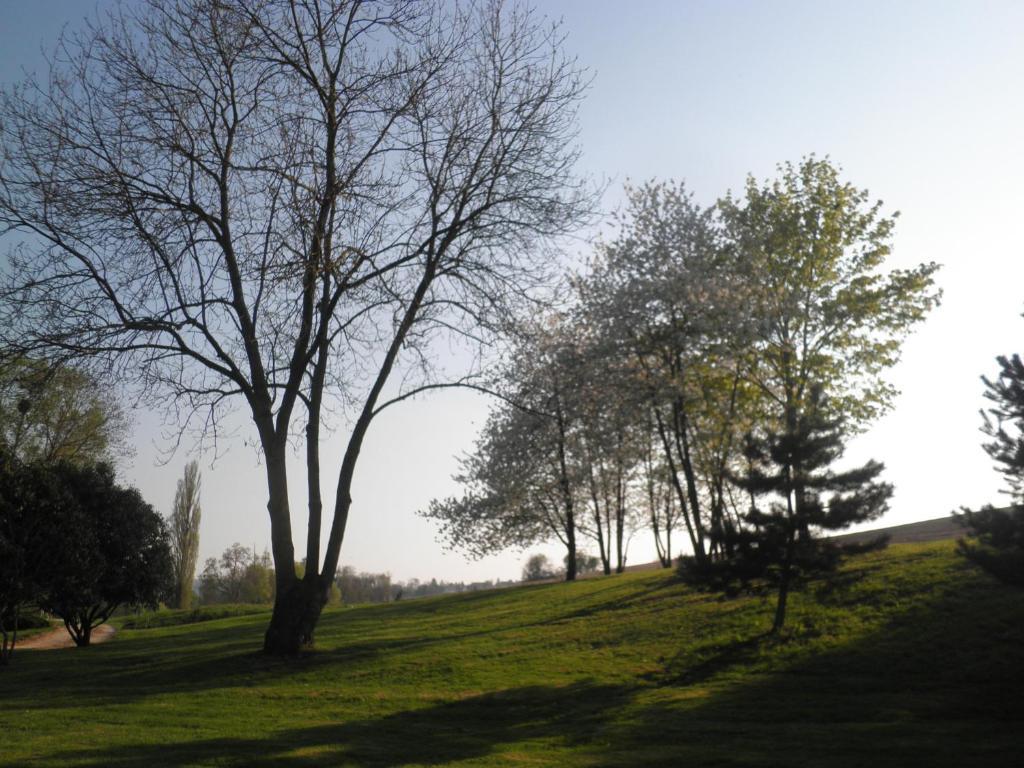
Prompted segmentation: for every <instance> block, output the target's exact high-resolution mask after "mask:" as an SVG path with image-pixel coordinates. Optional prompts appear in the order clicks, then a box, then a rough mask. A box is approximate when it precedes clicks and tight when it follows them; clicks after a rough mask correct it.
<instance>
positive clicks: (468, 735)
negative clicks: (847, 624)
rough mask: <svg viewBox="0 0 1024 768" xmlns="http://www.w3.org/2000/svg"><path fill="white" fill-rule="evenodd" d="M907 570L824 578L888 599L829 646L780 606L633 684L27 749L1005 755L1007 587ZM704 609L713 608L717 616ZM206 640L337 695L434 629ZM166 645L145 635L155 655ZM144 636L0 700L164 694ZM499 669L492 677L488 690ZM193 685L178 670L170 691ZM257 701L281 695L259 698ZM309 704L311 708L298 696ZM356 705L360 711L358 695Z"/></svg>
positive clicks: (648, 757)
mask: <svg viewBox="0 0 1024 768" xmlns="http://www.w3.org/2000/svg"><path fill="white" fill-rule="evenodd" d="M897 577H898V575H897ZM913 583H914V584H915V589H916V590H917V591H916V592H911V591H908V590H907V588H906V587H902V588H899V589H892V590H889V589H881V588H880V589H878V590H875V592H877V594H874V593H873V594H868V595H865V594H864V592H863V590H859V589H858V586H857V583H853V584H852V585H851V586H850V587H849V588H847V589H842V590H836V591H835V592H834V593H833V597H834V600H835V601H836V605H841V606H845V608H844V610H849V611H861V612H863V613H865V615H871V614H872V613H873V612H874V610H875V608H874V607H873V606H874V605H875V603H873V602H872V601H873V600H877V599H881V597H885V599H887V600H895V601H896V602H895V603H890V604H887V605H886V606H885V608H884V610H885V611H886V612H887V615H888V616H889V617H890V618H889V620H888V621H887V623H886V624H885V625H884V626H882V627H879V628H877V629H876V630H875V631H873V632H870V633H867V634H862V635H860V636H856V635H853V636H852V637H851V639H849V640H848V641H844V642H842V643H841V644H840V641H838V640H835V639H831V640H830V639H829V638H828V637H827V636H822V635H821V633H820V631H819V630H820V629H821V628H815V627H806V626H804V625H803V624H801V623H800V622H798V621H796V619H798V618H799V615H800V614H799V611H795V612H794V615H793V619H794V621H793V624H792V625H791V629H790V630H789V631H788V633H787V634H785V635H784V636H783V637H782V638H781V639H779V640H776V639H774V638H770V637H765V636H755V637H739V638H737V639H735V640H724V641H723V640H719V641H716V642H714V643H712V642H709V643H708V644H707V645H706V646H704V647H702V648H698V649H696V650H691V651H689V653H687V654H677V655H676V656H675V657H674V658H672V659H671V660H669V661H666V662H664V663H663V664H662V666H661V668H660V669H659V670H658V671H657V672H656V673H654V674H651V675H649V676H647V677H645V678H642V679H637V678H631V679H628V680H622V681H620V682H617V683H614V684H602V683H598V682H593V681H589V680H587V681H578V682H576V683H574V684H570V685H550V686H544V685H541V686H537V685H533V686H520V687H512V688H510V689H508V690H502V691H494V692H488V693H484V694H474V695H471V696H467V697H465V698H459V697H458V694H456V693H454V692H452V691H450V690H445V692H444V693H443V694H442V695H443V696H444V697H445V700H444V701H441V702H439V703H434V702H426V703H425V704H424V706H422V707H418V706H415V704H413V705H412V706H410V705H408V704H406V705H405V706H406V707H407V708H405V709H404V710H403V711H399V712H394V713H391V714H387V715H383V716H380V717H363V718H362V719H358V720H338V721H335V722H331V719H332V715H331V714H330V712H331V711H332V710H331V708H330V707H325V708H324V709H323V710H322V711H323V712H324V715H323V719H324V720H325V721H328V722H312V723H310V724H309V725H308V727H299V728H295V727H283V728H279V729H277V730H273V729H271V730H268V731H260V729H259V727H258V726H256V725H253V726H252V728H251V729H250V730H249V731H248V732H246V731H243V735H241V736H239V737H237V738H214V739H201V738H197V739H194V740H191V741H183V742H181V743H171V744H161V745H159V746H150V745H146V744H142V743H139V744H131V745H118V746H111V747H107V748H98V749H90V750H76V749H75V748H74V746H73V745H70V744H63V745H61V744H57V743H55V744H54V745H53V747H52V749H53V752H51V753H49V754H45V755H40V756H39V758H40V763H41V764H46V765H61V764H65V763H74V764H85V765H95V766H112V767H113V768H118V767H125V768H130V767H134V766H140V767H142V766H145V768H152V767H153V766H172V767H173V766H184V765H192V764H217V765H228V766H243V765H285V766H305V765H310V766H312V765H351V766H373V767H384V768H389V767H394V768H397V767H398V766H406V765H413V764H415V765H444V764H449V763H458V762H460V761H470V762H473V761H488V764H493V765H501V764H503V763H504V762H513V760H512V759H511V758H510V755H512V753H515V755H516V756H517V757H516V759H520V758H521V762H523V763H536V764H540V765H558V764H560V763H562V762H570V761H569V760H563V759H562V758H563V757H564V753H563V752H562V750H570V751H571V750H575V752H576V753H575V754H573V755H572V757H573V758H577V759H576V762H578V763H579V764H585V765H588V766H608V767H609V768H610V767H612V766H644V767H645V768H646V767H647V766H678V765H723V766H762V767H766V766H796V767H801V766H805V767H808V768H810V767H811V766H829V767H830V768H832V767H833V766H835V767H836V768H853V767H854V766H871V768H882V767H883V766H893V767H895V766H907V765H928V766H930V767H933V766H950V767H952V766H956V767H957V768H960V767H961V766H1006V765H1015V764H1017V762H1018V761H1019V756H1020V753H1021V750H1022V749H1024V695H1022V693H1021V691H1024V599H1022V598H1021V597H1020V593H1019V592H1018V591H1014V590H1010V589H1009V588H1006V587H1003V586H1001V585H999V584H997V583H995V582H994V581H993V580H991V579H988V578H986V577H983V576H981V575H979V574H975V573H974V572H973V571H972V570H970V569H968V568H967V567H966V566H964V567H962V568H959V569H956V570H955V572H954V574H953V578H949V577H948V575H947V576H946V577H944V579H943V580H942V581H941V583H936V584H930V583H928V582H927V581H922V580H919V581H918V582H913ZM602 600H603V598H602ZM769 613H770V611H769V612H766V613H765V617H764V618H765V621H766V623H767V622H768V621H769V619H770V616H769ZM343 615H344V614H343ZM716 615H717V616H718V619H716V621H721V620H723V617H722V616H721V615H720V614H716ZM812 615H813V614H812ZM511 623H512V622H511V621H510V622H509V624H504V623H503V625H502V629H504V628H507V627H508V626H509V625H510V624H511ZM852 626H854V627H855V626H856V623H855V622H854V624H853V625H852ZM260 627H261V625H257V626H256V627H255V628H254V631H256V632H258V631H259V630H260ZM481 631H482V632H488V631H501V629H499V630H486V631H485V630H481ZM846 631H847V632H855V630H846ZM456 636H458V635H452V636H449V637H456ZM217 637H218V641H217V642H218V643H220V644H219V645H218V646H217V648H218V649H219V651H220V650H222V651H223V654H220V655H218V654H213V655H214V656H215V658H214V659H213V660H212V661H208V662H204V666H203V670H204V671H207V670H208V671H209V672H210V674H211V675H213V676H214V677H215V678H216V679H217V681H218V682H217V684H226V683H227V682H230V683H231V684H232V685H240V684H244V682H243V681H244V680H246V679H247V676H251V677H252V680H253V681H254V684H256V685H260V684H262V683H263V682H264V681H266V680H267V679H269V678H272V677H274V676H277V675H291V676H296V678H297V679H301V676H302V675H304V674H306V673H307V672H310V671H312V672H318V671H319V669H320V667H319V665H321V664H323V663H324V662H325V661H327V660H329V661H330V669H331V672H330V674H331V675H332V677H335V678H336V679H337V680H338V681H339V686H340V691H343V690H344V681H345V675H346V674H348V673H350V672H351V671H352V670H353V668H355V667H357V666H358V665H361V664H363V663H364V662H365V663H369V662H372V661H375V660H376V659H377V658H378V657H379V656H381V655H382V654H392V653H399V654H400V653H401V649H402V648H403V647H406V648H407V647H409V646H410V645H411V644H413V643H432V642H440V641H442V640H444V639H446V637H445V636H444V634H443V632H438V634H437V636H436V637H428V638H406V639H402V640H398V641H395V640H387V639H383V640H381V641H379V642H378V641H374V640H372V639H371V640H367V641H365V642H359V643H351V644H348V645H345V646H340V647H338V648H336V649H332V650H330V651H327V652H325V653H324V654H323V657H322V658H318V657H317V656H313V657H310V658H308V659H301V660H298V661H297V662H291V663H288V662H275V661H273V660H267V659H265V658H264V657H262V656H260V655H259V654H253V653H252V652H251V646H252V638H251V637H243V638H241V639H238V638H235V639H234V640H232V639H230V638H229V637H227V636H221V635H217ZM166 640H167V638H154V639H153V641H152V642H153V643H157V644H159V645H160V647H161V652H162V654H164V655H165V654H166ZM183 642H185V641H184V640H183ZM149 643H150V641H149V640H148V639H145V638H136V639H135V640H133V642H131V643H125V644H124V648H123V649H121V650H120V651H117V652H116V653H114V651H115V649H116V643H115V644H111V645H110V646H106V647H104V646H99V647H97V648H96V649H91V651H100V652H102V653H105V654H106V655H105V656H100V655H98V656H97V657H96V659H95V660H94V661H95V662H97V663H96V664H90V665H88V667H89V674H90V675H92V676H93V677H92V678H91V679H90V680H86V679H84V676H83V677H81V678H79V679H73V680H71V681H69V680H67V679H64V678H62V677H61V675H63V674H64V673H66V672H69V671H70V672H71V673H72V674H74V670H73V665H71V664H67V665H63V666H61V667H60V668H57V667H54V668H52V669H47V670H45V671H46V673H47V675H52V677H48V678H46V679H43V680H38V679H36V678H34V677H31V676H30V675H25V674H23V673H22V672H21V671H20V670H17V669H16V667H12V668H11V670H9V671H10V672H15V673H16V674H15V677H10V676H7V675H6V673H5V674H4V675H2V676H0V686H5V685H7V684H13V686H12V687H10V688H5V689H4V690H5V694H4V696H3V697H0V707H5V708H6V710H5V713H6V714H10V713H16V712H18V711H20V710H22V709H25V708H31V707H32V706H39V707H41V706H43V703H44V702H45V701H47V700H50V697H51V696H52V695H54V694H56V695H57V696H58V697H60V698H61V699H63V698H65V697H71V696H72V695H73V694H74V693H78V694H79V695H80V696H81V698H80V699H79V700H78V701H76V702H75V703H76V704H77V705H78V706H82V705H83V704H88V705H94V704H97V705H98V704H102V703H104V702H107V701H113V700H114V699H115V698H116V695H117V690H118V688H121V689H125V688H129V686H127V685H126V683H127V681H128V680H129V678H130V677H131V676H134V677H135V682H133V683H132V685H131V686H130V688H131V689H132V690H131V691H129V692H128V693H127V695H128V696H129V701H130V700H132V699H131V697H136V696H139V695H143V694H142V693H140V692H139V691H138V690H135V689H137V688H141V689H144V690H145V692H146V693H145V695H148V694H149V693H152V694H157V693H161V694H166V693H168V692H169V691H172V692H173V691H175V690H178V689H177V688H175V687H174V686H175V685H176V683H175V681H174V679H173V678H174V670H175V669H177V670H179V672H178V674H179V675H181V674H183V673H181V672H180V669H181V667H180V661H179V662H178V663H177V664H174V665H170V664H169V665H168V668H167V669H163V670H161V669H159V668H158V669H150V668H147V667H146V664H145V661H144V659H143V657H144V656H145V653H146V650H147V649H149V650H150V651H155V650H156V647H157V646H156V645H150V644H149ZM242 649H244V650H242ZM666 650H670V649H666ZM91 651H90V652H91ZM769 651H770V653H769ZM206 653H207V654H208V655H209V647H206ZM72 655H73V654H72ZM512 658H514V656H513V657H512ZM214 667H220V670H219V671H216V670H214ZM325 669H326V668H325ZM104 670H105V671H106V672H108V673H109V674H110V675H111V678H110V681H109V682H107V681H104V680H103V679H102V678H101V677H98V676H99V675H102V673H103V671H104ZM37 671H43V670H41V669H40V670H37ZM194 673H195V669H192V671H191V672H189V673H188V677H189V678H191V677H192V675H193V674H194ZM79 674H80V675H81V674H82V673H79ZM510 677H511V676H510ZM500 679H501V677H500V675H498V676H497V677H496V678H495V679H494V680H495V681H494V682H492V685H500V682H498V681H499V680H500ZM19 681H20V683H21V684H19ZM142 681H144V683H145V684H144V685H142V684H141V682H142ZM205 684H206V683H205V682H203V681H200V683H199V685H205ZM196 685H197V683H196V682H195V681H194V680H192V679H189V680H188V682H187V683H186V684H181V690H192V689H194V688H195V686H196ZM8 692H10V693H8ZM124 693H125V691H123V690H122V694H124ZM423 693H424V695H429V692H428V691H423ZM119 700H120V701H124V700H125V699H124V696H123V695H122V697H121V698H120V699H119ZM409 700H410V701H413V702H415V701H416V699H415V698H411V699H409ZM267 706H268V707H275V706H278V707H282V708H286V707H288V706H289V704H288V701H287V700H276V699H274V698H270V699H268V703H267ZM309 711H310V712H312V713H313V714H312V716H313V717H316V716H317V715H316V710H315V709H312V708H310V709H309ZM365 711H372V705H368V706H367V709H366V710H365ZM281 712H282V715H286V713H287V710H286V709H282V710H281ZM170 714H171V713H169V715H170ZM33 716H38V715H33ZM171 716H173V715H171ZM335 717H337V716H335ZM264 727H265V726H264ZM138 741H139V742H142V741H144V739H142V738H139V739H138ZM506 753H508V754H506ZM0 762H2V760H0Z"/></svg>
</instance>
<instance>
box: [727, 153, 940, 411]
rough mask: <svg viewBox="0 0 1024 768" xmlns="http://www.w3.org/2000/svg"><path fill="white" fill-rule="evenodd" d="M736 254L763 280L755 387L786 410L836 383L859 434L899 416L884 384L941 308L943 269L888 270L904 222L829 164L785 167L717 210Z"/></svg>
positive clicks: (833, 399) (837, 399)
mask: <svg viewBox="0 0 1024 768" xmlns="http://www.w3.org/2000/svg"><path fill="white" fill-rule="evenodd" d="M718 208H719V211H720V213H721V218H722V225H723V227H724V229H725V237H726V238H727V240H728V241H729V242H730V247H732V248H735V249H737V251H738V252H739V253H741V254H742V259H743V261H744V262H745V264H746V266H745V268H744V274H746V275H749V276H751V277H752V278H753V281H754V282H753V283H752V287H754V288H755V290H754V291H752V293H751V296H750V301H751V309H752V310H753V314H754V319H755V324H754V328H755V329H756V336H757V338H758V343H757V358H756V359H757V366H756V368H755V369H754V370H753V378H754V380H755V381H756V382H757V383H758V384H759V385H760V386H761V388H762V389H763V391H764V393H765V394H766V395H767V396H768V397H769V398H770V400H772V401H773V402H774V403H775V404H776V407H777V408H778V409H779V410H780V411H781V410H788V409H793V408H796V409H798V410H799V409H800V408H801V407H802V406H803V405H804V404H805V403H806V402H807V398H808V397H810V394H811V392H810V386H811V384H812V383H814V382H828V396H829V402H830V403H831V407H832V408H833V409H834V411H835V413H836V414H838V415H840V416H841V417H843V418H844V420H845V421H846V422H847V424H848V426H850V427H851V428H854V429H856V428H860V427H862V426H864V425H866V424H867V423H868V422H870V421H871V420H873V419H875V418H877V417H878V416H879V415H881V414H882V413H884V412H885V411H886V410H888V409H889V408H890V407H891V404H892V399H893V396H894V395H895V390H894V389H893V387H892V386H891V385H890V384H888V383H886V382H885V381H884V379H883V378H882V374H883V373H884V371H885V370H886V369H888V368H890V367H891V366H892V365H894V364H895V363H896V361H897V360H898V359H899V352H900V346H901V344H902V341H903V339H904V338H905V337H906V335H907V334H908V333H909V332H910V330H911V329H912V328H913V326H915V325H917V324H918V323H920V322H921V321H923V320H924V318H925V317H926V315H927V314H928V312H929V311H931V310H932V309H933V308H934V307H935V306H936V305H937V304H938V301H939V298H940V296H941V292H940V291H939V290H938V289H937V288H936V287H935V281H934V275H935V272H936V271H937V270H938V265H937V264H935V263H926V264H920V265H918V266H917V267H914V268H912V269H894V270H885V269H884V267H885V261H886V259H887V257H888V256H889V255H890V253H891V251H892V235H893V231H894V228H895V225H896V217H897V214H892V215H889V216H886V215H884V214H883V213H882V202H881V201H875V202H872V201H871V198H870V194H869V193H868V191H867V190H864V189H858V188H856V187H854V186H853V185H852V184H849V183H847V182H843V181H841V180H840V177H839V169H838V168H837V167H836V166H835V165H833V164H832V163H831V162H829V160H827V159H825V160H819V159H817V158H815V157H813V156H811V157H808V158H805V159H804V160H803V161H802V162H800V163H799V164H798V165H793V164H791V163H786V164H784V165H782V166H780V168H779V176H778V178H776V179H774V180H768V181H764V182H759V181H757V180H756V179H754V178H753V177H751V178H749V179H748V180H747V184H746V187H745V189H744V194H743V197H742V198H740V199H737V198H733V197H732V196H731V195H728V196H726V197H725V198H724V199H723V200H721V201H720V202H719V206H718Z"/></svg>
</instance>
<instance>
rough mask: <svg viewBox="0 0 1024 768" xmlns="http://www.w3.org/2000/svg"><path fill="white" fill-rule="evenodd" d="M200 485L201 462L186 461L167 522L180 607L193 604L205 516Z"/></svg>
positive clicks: (175, 600)
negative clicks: (201, 530) (200, 537)
mask: <svg viewBox="0 0 1024 768" xmlns="http://www.w3.org/2000/svg"><path fill="white" fill-rule="evenodd" d="M200 486H201V478H200V475H199V462H197V461H190V462H189V463H188V464H186V465H185V474H184V476H183V477H182V478H181V479H180V480H178V486H177V488H176V489H175V491H174V506H173V508H172V510H171V518H170V521H169V525H168V527H169V528H170V535H171V554H172V556H173V560H172V563H173V566H174V584H175V586H174V604H175V605H176V606H177V607H178V608H186V609H187V608H190V607H191V605H192V590H193V582H194V581H195V577H196V561H197V560H198V559H199V524H200V522H201V520H202V509H201V508H200V506H199V492H200Z"/></svg>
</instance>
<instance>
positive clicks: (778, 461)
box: [684, 391, 892, 632]
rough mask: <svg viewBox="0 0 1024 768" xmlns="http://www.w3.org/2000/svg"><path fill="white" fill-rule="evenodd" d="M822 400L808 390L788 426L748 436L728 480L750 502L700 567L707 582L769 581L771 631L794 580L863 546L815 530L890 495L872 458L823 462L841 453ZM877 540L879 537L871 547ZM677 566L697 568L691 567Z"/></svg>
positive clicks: (878, 505)
mask: <svg viewBox="0 0 1024 768" xmlns="http://www.w3.org/2000/svg"><path fill="white" fill-rule="evenodd" d="M824 406H825V402H823V401H822V399H821V398H820V392H818V391H815V392H814V393H813V394H812V396H811V398H810V402H809V404H808V408H807V410H806V411H805V412H804V414H803V415H802V417H801V418H799V419H798V421H797V422H796V424H795V425H794V428H793V429H792V430H786V431H783V432H772V431H767V432H763V433H761V434H758V435H753V434H752V435H750V436H748V438H747V444H746V448H745V450H744V456H745V458H746V460H747V470H746V472H745V473H744V474H743V475H742V476H740V477H734V478H733V482H735V483H736V485H737V486H739V488H740V489H742V490H743V491H745V492H746V493H748V494H750V498H751V507H750V509H749V511H747V512H746V513H745V514H744V515H742V517H741V519H740V520H738V521H727V522H726V525H724V526H723V528H722V530H721V531H719V532H716V535H717V536H718V537H719V538H720V540H721V545H722V546H721V552H722V555H721V559H720V560H719V561H718V562H715V563H713V564H712V565H709V566H708V567H709V568H710V572H709V574H708V576H709V579H710V580H711V581H715V580H719V579H723V578H724V579H726V580H729V581H738V582H740V583H741V584H744V585H746V584H749V583H750V582H751V581H752V580H754V579H766V580H767V581H768V582H769V583H772V584H774V585H776V586H777V588H778V601H777V607H776V612H775V621H774V623H773V626H772V630H773V631H775V632H777V631H779V630H780V629H782V626H783V624H784V621H785V615H786V601H787V596H788V592H789V589H790V588H791V585H792V584H793V583H794V582H798V581H801V580H805V579H807V578H808V577H810V576H815V575H821V574H825V573H831V572H832V571H834V570H835V569H836V567H837V566H838V564H839V561H840V559H841V557H842V556H843V555H844V554H849V553H850V552H852V551H862V550H863V549H865V548H867V545H841V544H838V543H836V542H834V541H830V540H828V539H823V538H821V533H822V532H825V533H833V532H836V531H840V530H842V529H844V528H848V527H849V526H851V525H853V524H855V523H861V522H867V521H870V520H875V519H877V518H879V517H881V516H882V514H883V513H884V512H885V511H886V509H888V500H889V498H890V496H892V486H891V485H889V484H888V483H880V482H877V478H878V475H879V474H881V472H882V470H883V466H882V465H881V464H879V463H878V462H875V461H871V462H868V463H867V464H865V465H864V466H862V467H858V468H855V469H848V470H846V471H843V472H836V471H835V470H833V469H832V468H831V466H832V464H834V463H835V462H836V460H838V459H839V458H840V457H841V456H842V453H843V440H844V435H843V430H842V426H841V423H840V420H839V419H838V418H837V417H835V416H832V417H830V416H828V415H826V413H827V410H826V408H825V407H824ZM764 498H768V499H769V500H770V504H769V506H768V507H767V508H765V507H763V506H760V507H759V506H758V505H757V503H756V500H757V499H764ZM883 544H884V541H881V540H880V541H878V542H875V543H873V544H872V545H871V546H881V545H883ZM697 565H698V566H699V565H701V564H700V563H698V564H697ZM684 573H687V574H688V575H691V576H692V575H699V571H697V572H696V573H695V571H694V570H693V569H692V568H691V569H684Z"/></svg>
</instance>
